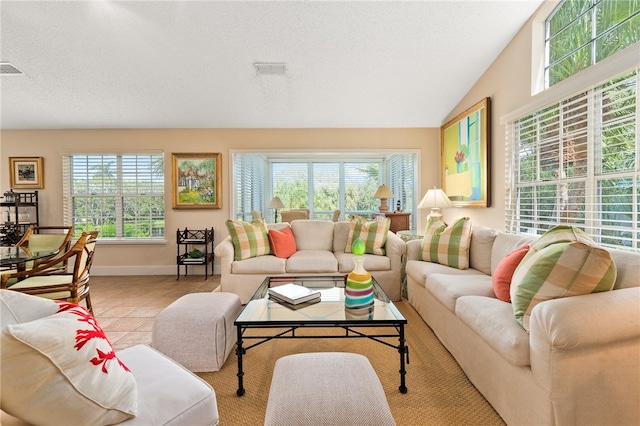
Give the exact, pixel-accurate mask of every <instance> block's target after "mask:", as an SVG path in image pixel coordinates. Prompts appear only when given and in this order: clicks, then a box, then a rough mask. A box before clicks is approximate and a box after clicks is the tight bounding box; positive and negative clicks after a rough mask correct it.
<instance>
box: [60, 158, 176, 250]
mask: <svg viewBox="0 0 640 426" xmlns="http://www.w3.org/2000/svg"><path fill="white" fill-rule="evenodd" d="M63 194H64V222H65V224H72V225H73V226H74V227H75V233H76V236H78V235H80V234H81V233H82V231H86V230H91V229H97V230H98V231H100V234H99V236H100V238H103V239H104V238H112V239H156V238H158V239H159V238H163V237H164V235H165V219H164V156H163V154H162V152H157V153H151V154H149V153H146V154H65V155H63Z"/></svg>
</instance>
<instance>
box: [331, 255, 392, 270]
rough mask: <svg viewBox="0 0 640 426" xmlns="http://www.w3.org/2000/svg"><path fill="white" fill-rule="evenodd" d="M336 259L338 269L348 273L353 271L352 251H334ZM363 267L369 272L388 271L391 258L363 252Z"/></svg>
mask: <svg viewBox="0 0 640 426" xmlns="http://www.w3.org/2000/svg"><path fill="white" fill-rule="evenodd" d="M334 255H335V257H336V259H337V260H338V271H339V272H344V273H345V274H346V273H349V272H351V271H353V268H354V267H355V263H354V262H353V254H352V253H341V252H339V253H334ZM363 256H364V264H363V267H364V269H366V270H367V271H369V272H372V271H389V270H390V269H391V259H389V258H388V257H387V256H378V255H375V254H365V255H363Z"/></svg>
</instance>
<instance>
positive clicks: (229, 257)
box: [213, 236, 235, 276]
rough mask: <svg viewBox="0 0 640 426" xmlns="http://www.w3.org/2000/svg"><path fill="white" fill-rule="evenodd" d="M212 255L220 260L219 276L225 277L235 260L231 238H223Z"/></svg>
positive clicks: (229, 272)
mask: <svg viewBox="0 0 640 426" xmlns="http://www.w3.org/2000/svg"><path fill="white" fill-rule="evenodd" d="M213 253H214V254H215V255H216V257H217V258H218V259H220V275H221V276H226V275H228V274H231V264H232V263H233V261H234V260H235V251H234V248H233V243H232V242H231V237H230V236H227V237H225V238H224V239H223V240H222V241H221V242H220V244H218V245H217V246H216V248H215V249H214V250H213Z"/></svg>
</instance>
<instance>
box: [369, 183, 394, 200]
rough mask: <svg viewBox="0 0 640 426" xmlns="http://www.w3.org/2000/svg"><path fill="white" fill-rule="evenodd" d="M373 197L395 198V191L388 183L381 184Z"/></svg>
mask: <svg viewBox="0 0 640 426" xmlns="http://www.w3.org/2000/svg"><path fill="white" fill-rule="evenodd" d="M373 198H393V192H391V190H390V189H389V187H388V186H387V185H380V186H379V187H378V190H377V191H376V193H375V194H374V195H373Z"/></svg>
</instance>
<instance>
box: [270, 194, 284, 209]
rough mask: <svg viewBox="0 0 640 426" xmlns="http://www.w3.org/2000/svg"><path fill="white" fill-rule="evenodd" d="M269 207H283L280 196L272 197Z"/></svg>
mask: <svg viewBox="0 0 640 426" xmlns="http://www.w3.org/2000/svg"><path fill="white" fill-rule="evenodd" d="M269 208H270V209H284V203H283V202H282V200H281V199H280V197H273V198H272V199H271V202H270V203H269Z"/></svg>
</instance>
